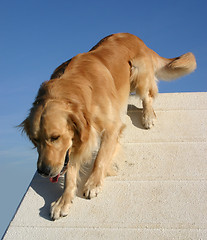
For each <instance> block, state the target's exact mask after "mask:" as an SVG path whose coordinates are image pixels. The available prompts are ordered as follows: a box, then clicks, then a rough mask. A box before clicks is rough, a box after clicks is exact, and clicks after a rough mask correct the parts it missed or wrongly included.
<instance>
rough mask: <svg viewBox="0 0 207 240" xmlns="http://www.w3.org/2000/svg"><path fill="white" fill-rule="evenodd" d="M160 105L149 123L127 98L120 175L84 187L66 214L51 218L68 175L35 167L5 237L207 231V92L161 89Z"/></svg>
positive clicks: (183, 235)
mask: <svg viewBox="0 0 207 240" xmlns="http://www.w3.org/2000/svg"><path fill="white" fill-rule="evenodd" d="M155 111H156V114H157V124H156V125H155V127H154V128H153V129H151V130H145V129H143V128H142V125H141V121H140V120H141V103H140V101H139V99H138V98H136V97H135V96H131V97H130V98H129V107H128V112H127V116H126V117H125V121H126V124H127V128H126V130H125V132H124V134H123V138H122V140H121V142H122V145H123V149H122V150H121V151H120V154H119V155H118V156H117V158H116V164H118V175H117V176H113V177H108V178H107V179H106V181H105V184H104V188H103V191H102V193H100V195H98V197H97V198H94V199H92V200H86V199H84V198H83V197H82V191H81V187H80V188H79V192H78V196H77V197H76V199H75V200H74V204H73V206H72V207H71V211H70V214H69V216H68V217H66V218H63V219H60V220H58V221H55V222H53V221H51V220H50V218H49V207H50V203H51V202H52V201H55V200H56V199H57V198H58V197H59V196H60V195H61V193H62V191H63V188H62V186H63V179H61V180H60V181H59V183H57V184H52V183H50V181H49V180H48V179H44V178H41V177H40V176H39V175H38V174H35V176H34V178H33V180H32V182H31V185H30V186H29V188H28V190H27V192H26V195H25V197H24V199H23V201H22V202H21V204H20V207H19V208H18V211H17V213H16V214H15V216H14V219H13V220H12V221H11V223H10V226H9V228H8V231H7V232H6V234H5V236H4V239H15V240H16V239H30V240H32V239H57V238H58V239H84V240H89V239H90V240H93V239H94V240H95V239H118V240H122V239H123V240H124V239H130V240H131V239H132V240H133V239H141V240H145V239H147V240H149V239H153V240H156V239H157V240H162V239H163V240H164V239H165V240H168V239H170V240H172V239H176V240H177V239H182V240H184V239H207V204H206V199H207V154H206V153H207V141H206V139H207V126H206V125H207V93H179V94H160V95H159V96H158V98H157V99H156V101H155ZM80 186H81V185H80Z"/></svg>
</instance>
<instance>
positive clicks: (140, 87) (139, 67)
mask: <svg viewBox="0 0 207 240" xmlns="http://www.w3.org/2000/svg"><path fill="white" fill-rule="evenodd" d="M131 66H132V68H131V77H130V82H131V89H132V90H135V91H136V94H137V95H139V97H140V98H141V100H142V104H143V113H142V124H143V126H144V127H145V128H146V129H149V128H151V127H152V126H153V125H154V122H155V119H156V115H155V112H154V110H153V106H152V105H153V99H154V98H155V96H156V95H157V92H158V88H157V84H156V78H155V75H154V69H153V66H152V63H151V61H150V60H149V59H148V58H141V59H136V61H134V62H133V61H132V62H131Z"/></svg>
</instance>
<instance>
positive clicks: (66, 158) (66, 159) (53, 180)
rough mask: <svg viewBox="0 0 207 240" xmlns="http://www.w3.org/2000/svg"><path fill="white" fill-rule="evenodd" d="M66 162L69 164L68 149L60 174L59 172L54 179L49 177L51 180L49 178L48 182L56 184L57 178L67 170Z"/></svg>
mask: <svg viewBox="0 0 207 240" xmlns="http://www.w3.org/2000/svg"><path fill="white" fill-rule="evenodd" d="M68 162H69V149H68V150H67V152H66V155H65V162H64V166H63V168H62V170H61V172H60V173H59V174H58V175H56V176H55V177H51V178H50V181H51V182H52V183H56V182H58V179H59V177H60V176H61V175H63V174H64V173H65V171H66V169H67V166H68Z"/></svg>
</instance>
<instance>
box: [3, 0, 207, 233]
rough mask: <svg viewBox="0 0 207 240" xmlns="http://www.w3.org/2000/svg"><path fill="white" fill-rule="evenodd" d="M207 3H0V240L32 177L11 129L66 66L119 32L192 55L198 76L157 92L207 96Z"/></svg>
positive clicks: (170, 53)
mask: <svg viewBox="0 0 207 240" xmlns="http://www.w3.org/2000/svg"><path fill="white" fill-rule="evenodd" d="M206 12H207V1H206V0H173V1H172V0H169V1H168V0H157V1H154V0H145V1H139V0H130V1H126V0H124V1H123V0H117V1H113V0H105V1H84V0H79V1H70V0H65V1H64V0H58V1H57V0H56V1H54V0H34V1H33V0H27V1H26V0H25V1H21V0H18V1H15V0H13V1H11V0H7V1H1V3H0V35H1V37H0V76H1V78H0V136H1V137H0V182H1V184H0V186H1V199H0V212H1V214H0V236H1V235H2V234H3V232H4V231H5V228H6V227H7V225H8V223H9V221H10V220H11V218H12V216H13V214H14V212H15V210H16V208H17V206H18V204H19V202H20V200H21V198H22V196H23V194H24V193H25V191H26V188H27V187H28V185H29V183H30V181H31V179H32V177H33V174H34V173H35V171H36V159H37V154H36V152H35V150H33V149H32V145H31V144H30V143H29V142H28V140H27V139H26V137H22V136H21V135H20V133H19V132H18V130H17V129H15V128H14V126H15V125H17V124H19V123H20V122H21V121H22V120H23V119H24V118H25V117H26V115H27V113H28V110H29V108H30V107H31V104H32V102H33V100H34V97H35V95H36V93H37V90H38V88H39V86H40V84H41V83H42V82H43V81H45V80H48V79H49V78H50V75H51V73H52V71H53V70H54V69H55V68H56V67H57V66H58V65H59V64H61V63H62V62H63V61H65V60H68V59H69V58H71V57H73V56H74V55H76V54H78V53H81V52H86V51H88V50H89V49H90V48H91V47H92V46H93V45H95V44H96V43H97V42H98V41H99V40H100V39H101V38H103V37H105V36H107V35H109V34H111V33H117V32H130V33H133V34H135V35H137V36H138V37H140V38H141V39H142V40H143V41H144V42H145V43H146V44H147V45H148V46H149V47H150V48H152V49H153V50H155V51H156V52H157V53H159V54H160V55H161V56H163V57H169V58H170V57H177V56H179V55H181V54H183V53H185V52H189V51H191V52H193V53H194V54H195V56H196V58H197V64H198V68H197V70H196V71H195V72H194V73H193V74H191V75H189V76H187V77H184V78H181V79H180V80H177V81H174V82H170V83H166V82H160V83H159V91H160V92H196V91H207V79H206V75H207V67H206V56H207V44H206V43H207V30H206V23H207V15H206Z"/></svg>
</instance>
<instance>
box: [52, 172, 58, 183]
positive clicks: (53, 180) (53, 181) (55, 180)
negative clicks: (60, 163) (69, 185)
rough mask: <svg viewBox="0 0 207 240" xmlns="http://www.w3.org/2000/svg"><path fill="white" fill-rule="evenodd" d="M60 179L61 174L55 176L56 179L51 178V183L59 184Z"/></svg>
mask: <svg viewBox="0 0 207 240" xmlns="http://www.w3.org/2000/svg"><path fill="white" fill-rule="evenodd" d="M59 177H60V174H58V175H57V176H55V177H51V178H50V182H52V183H56V182H58V179H59Z"/></svg>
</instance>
